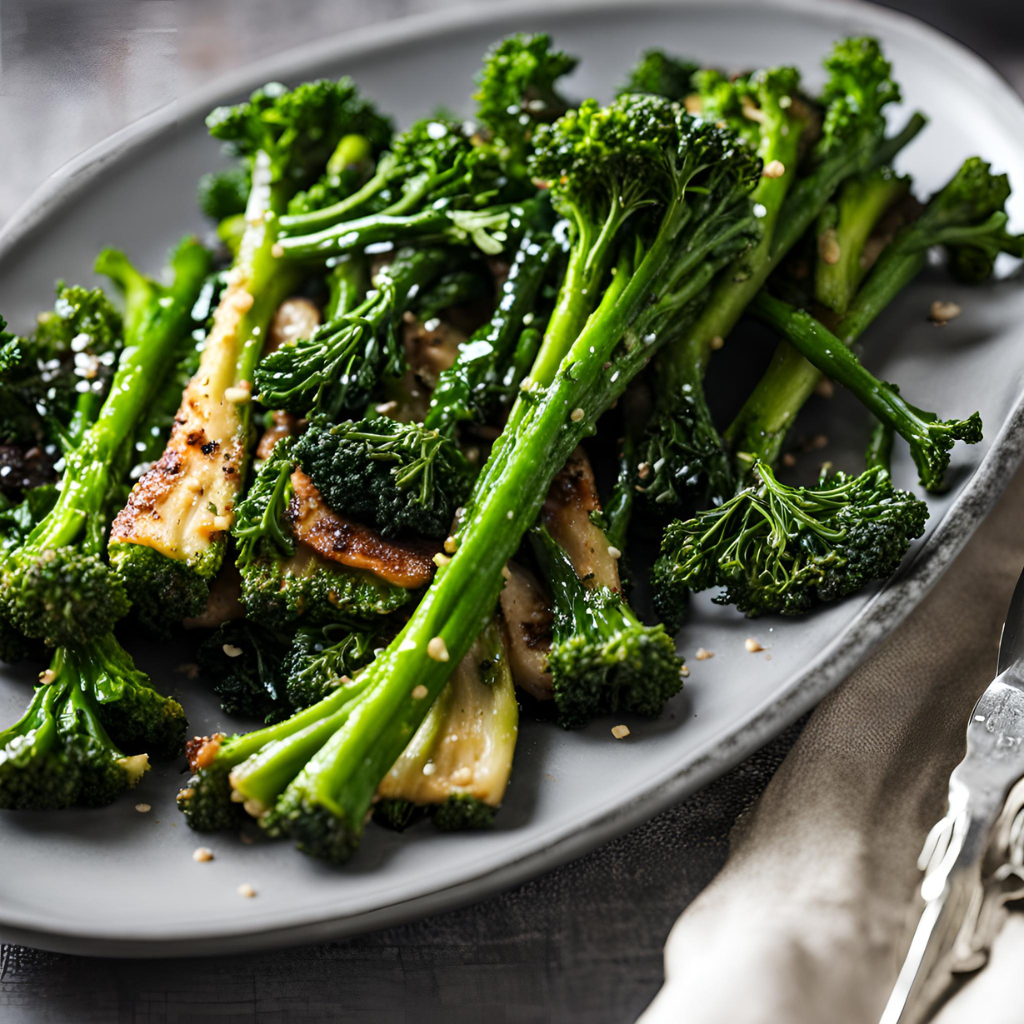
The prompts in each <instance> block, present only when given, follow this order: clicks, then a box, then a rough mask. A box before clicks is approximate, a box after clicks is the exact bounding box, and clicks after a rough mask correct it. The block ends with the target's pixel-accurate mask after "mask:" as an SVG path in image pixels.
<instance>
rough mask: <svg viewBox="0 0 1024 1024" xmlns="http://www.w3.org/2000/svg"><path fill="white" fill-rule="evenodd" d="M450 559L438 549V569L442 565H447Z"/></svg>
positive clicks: (435, 561)
mask: <svg viewBox="0 0 1024 1024" xmlns="http://www.w3.org/2000/svg"><path fill="white" fill-rule="evenodd" d="M450 561H451V559H450V558H449V557H448V556H447V555H446V554H444V553H443V552H441V551H438V552H437V554H436V555H434V565H436V566H437V567H438V569H440V568H441V566H442V565H447V564H448V563H449V562H450Z"/></svg>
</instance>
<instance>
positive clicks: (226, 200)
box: [199, 167, 249, 221]
mask: <svg viewBox="0 0 1024 1024" xmlns="http://www.w3.org/2000/svg"><path fill="white" fill-rule="evenodd" d="M248 198H249V170H248V168H246V167H228V168H226V169H225V170H223V171H213V172H211V173H210V174H204V175H203V176H202V177H201V178H200V179H199V209H200V210H202V211H203V213H205V214H206V216H207V217H209V218H210V219H211V220H216V221H222V220H224V219H225V218H227V217H234V216H237V215H238V214H240V213H245V204H246V201H247V200H248Z"/></svg>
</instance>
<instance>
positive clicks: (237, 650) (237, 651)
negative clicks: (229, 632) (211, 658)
mask: <svg viewBox="0 0 1024 1024" xmlns="http://www.w3.org/2000/svg"><path fill="white" fill-rule="evenodd" d="M221 650H222V651H223V652H224V653H225V654H226V655H227V656H228V657H229V658H237V657H239V656H240V655H241V653H242V648H241V647H236V646H235V645H234V644H224V645H223V646H222V647H221Z"/></svg>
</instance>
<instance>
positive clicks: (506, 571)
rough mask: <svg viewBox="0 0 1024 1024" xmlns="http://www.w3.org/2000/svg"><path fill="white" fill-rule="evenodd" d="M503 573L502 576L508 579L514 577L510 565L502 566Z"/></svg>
mask: <svg viewBox="0 0 1024 1024" xmlns="http://www.w3.org/2000/svg"><path fill="white" fill-rule="evenodd" d="M501 575H502V578H504V579H506V580H510V579H512V570H511V569H509V567H508V565H503V566H502V567H501Z"/></svg>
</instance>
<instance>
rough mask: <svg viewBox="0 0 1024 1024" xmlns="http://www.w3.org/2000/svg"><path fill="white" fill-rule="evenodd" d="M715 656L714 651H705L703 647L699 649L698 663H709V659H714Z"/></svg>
mask: <svg viewBox="0 0 1024 1024" xmlns="http://www.w3.org/2000/svg"><path fill="white" fill-rule="evenodd" d="M714 656H715V652H714V651H708V650H705V649H704V648H703V647H698V648H697V654H696V655H695V657H696V658H697V660H698V661H707V660H708V658H713V657H714Z"/></svg>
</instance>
